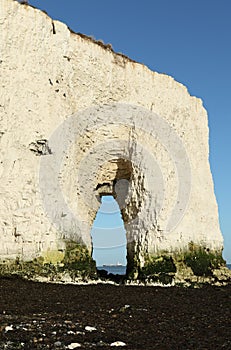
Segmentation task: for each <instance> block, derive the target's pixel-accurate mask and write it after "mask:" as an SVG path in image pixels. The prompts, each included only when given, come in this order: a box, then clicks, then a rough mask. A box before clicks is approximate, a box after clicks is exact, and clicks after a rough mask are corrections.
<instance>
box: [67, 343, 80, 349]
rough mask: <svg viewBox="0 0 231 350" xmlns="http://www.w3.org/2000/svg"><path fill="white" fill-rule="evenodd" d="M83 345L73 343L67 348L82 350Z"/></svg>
mask: <svg viewBox="0 0 231 350" xmlns="http://www.w3.org/2000/svg"><path fill="white" fill-rule="evenodd" d="M80 347H81V344H79V343H71V344H69V345H68V346H67V348H68V349H76V348H80Z"/></svg>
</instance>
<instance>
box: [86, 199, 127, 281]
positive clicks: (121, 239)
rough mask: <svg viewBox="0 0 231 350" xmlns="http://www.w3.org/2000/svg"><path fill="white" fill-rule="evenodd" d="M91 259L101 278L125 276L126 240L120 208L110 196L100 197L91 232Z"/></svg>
mask: <svg viewBox="0 0 231 350" xmlns="http://www.w3.org/2000/svg"><path fill="white" fill-rule="evenodd" d="M91 236H92V244H93V253H92V257H93V259H94V260H95V261H96V266H97V270H98V273H99V275H100V276H101V277H105V278H110V277H112V276H115V275H120V276H121V275H125V274H126V266H127V260H126V255H127V248H126V247H127V240H126V231H125V228H124V222H123V219H122V216H121V212H120V208H119V205H118V203H117V202H116V200H115V199H114V197H113V196H112V195H110V194H108V195H102V196H101V205H100V208H99V210H98V212H97V214H96V217H95V220H94V223H93V226H92V230H91Z"/></svg>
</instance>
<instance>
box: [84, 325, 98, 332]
mask: <svg viewBox="0 0 231 350" xmlns="http://www.w3.org/2000/svg"><path fill="white" fill-rule="evenodd" d="M85 330H86V331H88V332H93V331H97V329H96V328H95V327H91V326H86V327H85Z"/></svg>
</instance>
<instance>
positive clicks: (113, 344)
mask: <svg viewBox="0 0 231 350" xmlns="http://www.w3.org/2000/svg"><path fill="white" fill-rule="evenodd" d="M110 346H126V344H125V343H124V342H122V341H119V340H117V341H115V342H114V343H111V344H110Z"/></svg>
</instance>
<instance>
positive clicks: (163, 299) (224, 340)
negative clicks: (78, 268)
mask: <svg viewBox="0 0 231 350" xmlns="http://www.w3.org/2000/svg"><path fill="white" fill-rule="evenodd" d="M0 295H1V299H0V349H1V350H2V349H10V350H13V349H28V350H29V349H30V350H33V349H77V348H80V349H81V348H82V349H113V348H123V349H131V350H136V349H137V350H138V349H152V350H153V349H159V350H164V349H166V350H169V349H179V350H181V349H184V350H186V349H209V350H210V349H227V350H228V349H231V285H227V286H223V287H218V286H209V285H207V286H204V287H202V288H183V287H165V288H164V287H157V286H125V285H113V284H100V283H99V284H95V285H70V284H65V285H64V284H52V283H40V282H32V281H27V280H23V279H20V278H14V279H13V278H1V279H0Z"/></svg>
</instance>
